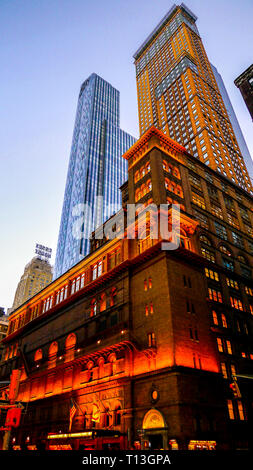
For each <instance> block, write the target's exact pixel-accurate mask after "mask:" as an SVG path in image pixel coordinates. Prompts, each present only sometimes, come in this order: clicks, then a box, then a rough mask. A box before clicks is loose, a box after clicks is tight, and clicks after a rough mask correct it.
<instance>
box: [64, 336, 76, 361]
mask: <svg viewBox="0 0 253 470" xmlns="http://www.w3.org/2000/svg"><path fill="white" fill-rule="evenodd" d="M75 345H76V335H75V334H74V333H70V334H69V335H68V336H67V338H66V341H65V361H72V359H74V355H75Z"/></svg>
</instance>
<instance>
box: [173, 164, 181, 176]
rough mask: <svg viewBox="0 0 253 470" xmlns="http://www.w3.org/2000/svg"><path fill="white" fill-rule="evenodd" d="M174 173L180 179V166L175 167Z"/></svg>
mask: <svg viewBox="0 0 253 470" xmlns="http://www.w3.org/2000/svg"><path fill="white" fill-rule="evenodd" d="M173 175H174V176H175V177H176V178H177V179H180V172H179V170H178V168H176V167H174V170H173Z"/></svg>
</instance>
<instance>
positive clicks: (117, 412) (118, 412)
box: [114, 405, 121, 426]
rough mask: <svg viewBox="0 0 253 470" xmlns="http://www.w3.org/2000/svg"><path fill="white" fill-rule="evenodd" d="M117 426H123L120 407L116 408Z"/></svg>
mask: <svg viewBox="0 0 253 470" xmlns="http://www.w3.org/2000/svg"><path fill="white" fill-rule="evenodd" d="M114 413H115V421H114V422H115V426H120V425H121V407H120V406H119V405H118V406H117V407H116V408H115V411H114Z"/></svg>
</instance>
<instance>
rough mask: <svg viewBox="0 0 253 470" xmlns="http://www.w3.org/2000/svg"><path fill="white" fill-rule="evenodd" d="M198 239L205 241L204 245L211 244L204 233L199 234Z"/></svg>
mask: <svg viewBox="0 0 253 470" xmlns="http://www.w3.org/2000/svg"><path fill="white" fill-rule="evenodd" d="M199 239H200V241H201V242H202V243H205V245H208V246H212V243H211V241H210V240H209V238H207V237H206V236H205V235H203V234H201V235H200V237H199Z"/></svg>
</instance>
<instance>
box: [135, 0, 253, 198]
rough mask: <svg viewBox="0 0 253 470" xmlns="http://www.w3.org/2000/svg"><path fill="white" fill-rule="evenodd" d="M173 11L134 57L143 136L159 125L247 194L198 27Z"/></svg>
mask: <svg viewBox="0 0 253 470" xmlns="http://www.w3.org/2000/svg"><path fill="white" fill-rule="evenodd" d="M196 20H197V17H196V16H195V15H194V14H193V13H192V12H191V11H190V10H189V9H188V8H187V7H186V6H185V5H184V4H183V3H182V4H181V5H180V6H177V5H173V6H172V8H171V9H170V10H169V12H168V13H167V14H166V15H165V17H164V18H163V19H162V20H161V21H160V23H159V24H158V25H157V27H156V28H155V29H154V30H153V31H152V33H151V34H150V35H149V36H148V38H147V39H146V40H145V41H144V42H143V44H142V45H141V46H140V47H139V49H138V50H137V52H136V53H135V54H134V58H135V66H136V76H137V93H138V108H139V127H140V134H141V135H142V134H143V133H144V132H145V131H146V130H147V129H148V128H149V127H150V126H152V125H155V126H156V127H157V128H159V129H161V130H162V131H163V132H164V133H165V134H167V135H168V136H169V137H171V138H172V139H174V140H175V141H177V142H179V143H181V144H182V145H184V147H185V148H186V149H187V150H188V151H189V153H191V154H192V155H194V156H195V157H197V158H199V159H200V160H201V161H203V162H204V163H205V164H206V165H209V166H210V167H211V168H213V169H214V170H217V171H219V172H220V173H221V174H223V175H224V176H226V177H228V178H230V179H231V180H232V181H233V182H234V183H237V184H238V185H239V186H241V187H242V188H243V189H245V190H247V191H249V192H250V191H252V186H251V182H250V178H249V175H248V171H247V168H246V166H245V163H244V159H243V156H242V155H241V153H240V149H239V146H238V143H237V140H236V137H235V134H234V131H233V128H232V125H231V122H230V119H229V116H228V114H227V111H226V108H225V106H224V103H223V100H222V97H221V94H220V91H219V88H218V86H217V83H216V80H215V77H214V74H213V71H212V67H211V64H210V62H209V60H208V57H207V55H206V52H205V49H204V46H203V44H202V40H201V38H200V36H199V32H198V29H197V26H196Z"/></svg>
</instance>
